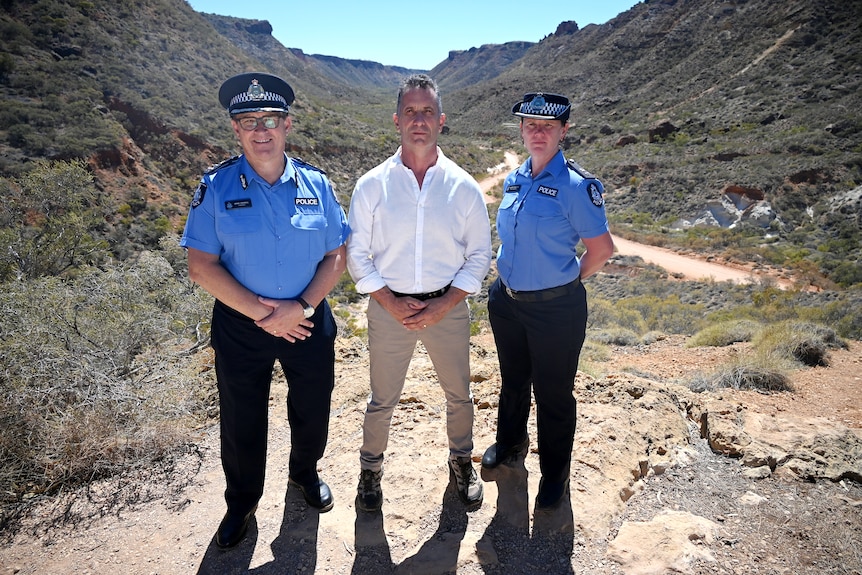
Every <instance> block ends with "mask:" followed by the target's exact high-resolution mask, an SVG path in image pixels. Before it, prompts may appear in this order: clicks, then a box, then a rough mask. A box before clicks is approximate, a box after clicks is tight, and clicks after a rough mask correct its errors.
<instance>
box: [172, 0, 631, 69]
mask: <svg viewBox="0 0 862 575" xmlns="http://www.w3.org/2000/svg"><path fill="white" fill-rule="evenodd" d="M188 3H189V5H191V7H192V8H193V9H194V10H196V11H198V12H206V13H215V14H221V15H223V16H235V17H239V18H250V19H258V20H268V21H269V23H270V24H272V29H273V30H272V35H273V36H274V37H275V38H276V39H278V41H279V42H281V43H282V44H284V45H285V46H287V47H288V48H300V49H301V50H302V51H303V52H305V53H306V54H323V55H326V56H338V57H339V58H349V59H355V60H370V61H372V62H379V63H381V64H386V65H389V66H402V67H404V68H414V69H419V70H430V69H431V68H433V67H434V66H436V65H437V64H439V63H440V62H442V61H443V60H445V59H446V58H447V57H448V56H449V51H450V50H468V49H470V48H474V47H475V48H478V47H479V46H482V45H483V44H503V43H505V42H512V41H515V40H525V41H528V42H538V41H539V40H541V39H542V38H544V37H545V36H547V35H548V34H551V33H553V32H554V30H556V29H557V25H558V24H559V23H560V22H564V21H566V20H574V21H575V22H577V23H578V26H580V27H581V28H583V27H585V26H586V25H587V24H604V23H605V22H607V21H608V20H610V19H611V18H613V17H614V16H616V15H617V14H619V13H621V12H625V11H626V10H628V9H629V8H631V7H632V6H634V5H635V4H637V3H638V2H637V1H635V0H556V1H551V0H544V1H538V2H535V1H534V2H529V1H528V2H525V1H523V0H519V1H517V2H515V1H512V0H432V1H431V2H429V3H428V4H421V5H420V4H411V3H410V2H404V1H403V0H401V1H396V0H368V1H365V2H363V1H361V0H319V1H317V2H309V1H305V2H290V3H288V2H286V1H285V0H256V1H255V0H246V1H242V0H188Z"/></svg>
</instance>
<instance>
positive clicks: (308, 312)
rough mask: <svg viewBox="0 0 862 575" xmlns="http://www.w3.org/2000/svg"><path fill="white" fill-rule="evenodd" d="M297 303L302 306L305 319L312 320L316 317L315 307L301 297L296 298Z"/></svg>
mask: <svg viewBox="0 0 862 575" xmlns="http://www.w3.org/2000/svg"><path fill="white" fill-rule="evenodd" d="M296 301H298V302H299V305H301V306H302V315H304V316H305V319H308V318H310V317H311V316H313V315H314V306H313V305H311V304H310V303H308V302H307V301H305V300H304V299H302V298H301V297H298V298H296Z"/></svg>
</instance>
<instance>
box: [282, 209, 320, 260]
mask: <svg viewBox="0 0 862 575" xmlns="http://www.w3.org/2000/svg"><path fill="white" fill-rule="evenodd" d="M290 223H291V225H292V226H293V229H294V230H295V232H296V233H295V234H294V237H295V240H296V241H295V242H294V246H293V247H294V249H295V253H296V254H298V255H303V256H307V257H323V254H324V253H325V251H326V224H327V222H326V216H325V215H324V214H321V213H313V214H309V213H302V212H297V213H295V214H294V215H292V216H291V217H290Z"/></svg>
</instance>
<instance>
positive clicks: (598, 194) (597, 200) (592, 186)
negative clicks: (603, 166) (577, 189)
mask: <svg viewBox="0 0 862 575" xmlns="http://www.w3.org/2000/svg"><path fill="white" fill-rule="evenodd" d="M587 193H588V194H589V195H590V201H591V202H592V203H593V205H594V206H596V207H597V208H600V207H602V206H603V205H605V197H604V196H603V195H602V190H601V189H600V188H599V185H598V183H596V182H590V183H589V184H588V185H587Z"/></svg>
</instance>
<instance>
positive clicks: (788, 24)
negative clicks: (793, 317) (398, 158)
mask: <svg viewBox="0 0 862 575" xmlns="http://www.w3.org/2000/svg"><path fill="white" fill-rule="evenodd" d="M3 7H4V10H3V12H2V13H0V99H2V109H0V175H6V176H9V175H15V174H21V173H23V172H24V171H26V170H27V169H28V167H29V166H30V165H32V161H33V160H34V159H39V158H47V159H64V158H86V159H88V160H89V161H90V162H91V165H92V167H93V170H94V174H95V175H96V177H97V179H98V181H99V185H100V187H101V189H104V190H106V191H107V192H108V193H109V194H111V195H112V196H115V197H117V198H119V199H124V198H125V197H126V196H128V195H130V194H132V195H135V197H137V196H142V197H144V198H153V199H152V200H151V201H152V202H153V203H160V202H165V203H168V204H171V205H173V206H174V207H173V208H172V209H173V210H174V212H175V213H182V211H184V209H185V205H187V195H188V193H189V190H190V189H193V187H194V183H195V180H196V178H197V177H198V175H199V173H200V170H201V169H203V167H205V166H206V165H208V164H209V163H211V162H212V161H217V160H219V159H221V158H223V157H224V156H225V155H227V154H229V153H232V152H233V151H235V142H234V138H233V134H232V133H231V131H230V128H229V125H228V124H227V122H226V117H225V114H224V110H222V109H220V106H219V105H218V103H217V101H216V97H215V93H216V90H217V88H218V86H219V84H220V83H221V82H222V81H223V80H224V79H225V78H226V77H228V76H229V75H232V74H234V73H238V72H242V71H248V70H265V71H269V72H272V73H276V74H279V75H282V76H284V77H285V78H286V79H287V80H288V81H289V82H290V83H291V85H293V86H294V88H295V89H296V92H297V101H296V104H295V106H294V113H295V116H294V118H295V124H294V126H295V130H294V133H293V134H292V135H291V138H290V140H289V143H288V145H289V146H290V152H291V153H292V154H295V155H299V156H302V157H304V158H305V159H307V160H309V161H312V162H314V163H318V164H320V165H322V166H323V167H324V168H325V169H326V170H327V171H328V172H329V173H330V175H331V176H332V178H333V181H335V182H336V183H337V185H338V187H339V190H340V193H342V194H346V193H349V190H350V189H351V186H352V184H353V182H354V181H355V179H356V178H357V177H358V176H359V175H360V174H361V173H362V172H363V171H364V170H366V169H368V168H369V167H370V166H372V165H374V163H376V162H378V161H379V160H380V159H382V158H383V157H385V156H386V155H388V154H389V153H391V152H392V150H393V149H394V148H395V146H396V145H397V141H396V140H395V136H394V133H393V130H392V127H391V115H392V111H393V109H394V104H395V90H394V88H395V86H396V85H397V81H398V80H399V79H400V77H402V75H403V74H405V73H407V72H408V70H406V69H398V68H392V67H386V66H381V65H379V64H375V63H369V62H360V61H356V60H349V59H341V58H335V57H330V56H315V55H306V54H305V53H303V52H302V47H301V46H297V47H294V48H287V47H285V46H283V45H282V44H281V43H279V42H278V41H277V40H275V38H273V36H272V34H271V26H270V25H269V23H267V22H265V21H254V20H244V19H238V18H230V17H225V16H213V15H205V14H200V13H198V12H195V11H194V10H192V9H191V8H190V6H189V5H188V4H187V3H186V2H185V1H184V0H138V1H136V2H135V3H133V4H130V3H122V2H120V3H118V2H112V1H110V0H87V1H85V2H82V1H71V0H40V1H39V2H33V1H30V0H4V1H3ZM859 22H862V0H852V1H849V2H845V1H839V0H787V1H785V2H773V1H770V0H728V1H724V2H717V1H716V0H650V1H649V2H641V3H638V4H637V5H635V6H634V7H633V8H632V9H630V10H628V11H627V12H625V13H623V14H620V15H619V16H618V17H617V18H614V19H613V20H611V21H609V22H608V23H606V24H603V25H589V26H586V27H585V28H582V29H581V28H579V27H578V26H577V24H576V23H575V22H563V23H561V24H560V26H559V27H558V28H557V29H556V30H555V31H554V32H553V33H551V34H549V35H548V36H547V37H546V38H544V39H543V40H542V41H540V42H538V43H536V44H530V43H527V42H510V43H506V44H501V45H486V46H481V47H479V48H473V49H470V50H467V51H453V52H451V53H450V55H449V58H447V60H446V61H444V62H441V63H440V64H439V65H438V66H436V67H435V68H434V69H433V70H431V73H432V75H433V76H435V77H436V79H437V80H438V81H439V82H440V84H441V87H442V91H443V99H444V103H445V109H446V112H447V117H448V120H447V126H448V127H449V132H448V134H447V135H446V136H445V137H444V140H443V142H442V144H443V145H444V146H445V147H446V149H447V152H450V151H452V152H453V154H454V156H455V157H456V159H457V161H459V162H461V163H463V164H465V165H466V166H467V167H468V168H469V169H470V170H471V171H473V172H474V173H477V174H478V173H480V172H482V171H483V170H484V168H485V167H490V166H491V165H493V164H496V163H498V162H499V161H500V160H501V159H502V153H503V152H504V151H505V150H506V149H510V148H513V147H514V148H515V149H518V150H521V151H522V149H521V148H520V147H519V146H520V143H519V138H518V134H517V129H516V127H515V124H514V122H513V117H512V116H511V114H510V109H511V106H512V103H513V102H514V101H516V100H517V99H519V98H520V97H521V95H522V94H523V93H525V92H528V91H533V90H544V91H553V92H559V93H562V94H566V95H567V96H569V97H570V98H571V100H572V102H573V114H572V126H571V129H570V130H569V134H568V137H567V138H566V139H565V141H564V142H563V143H562V145H563V147H564V149H565V151H566V154H567V155H568V156H570V157H574V158H575V159H577V160H578V161H579V162H580V163H581V164H582V165H584V166H585V167H586V168H587V169H589V170H591V171H592V172H594V173H595V174H597V175H598V176H599V177H600V178H601V179H602V180H603V182H604V183H605V184H606V189H607V201H608V207H609V214H611V217H612V219H613V221H614V224H615V225H616V226H622V227H625V226H627V225H629V224H637V226H639V227H640V229H642V230H643V229H647V230H651V231H652V232H653V233H654V235H655V238H654V241H664V238H665V237H667V236H665V235H664V234H666V233H667V232H668V231H670V230H673V229H687V227H688V226H691V225H693V224H695V223H698V224H700V223H707V224H712V225H713V226H714V227H719V228H720V227H725V228H727V227H730V226H731V225H733V226H736V228H737V229H742V230H743V231H744V234H743V235H744V236H745V238H746V239H745V240H744V242H743V243H744V244H745V245H743V246H741V247H744V248H757V247H758V246H759V244H761V243H774V242H787V243H789V244H792V245H794V246H795V247H796V248H799V249H800V250H801V252H800V253H801V254H802V255H801V256H799V257H801V258H804V259H807V260H810V261H811V262H812V264H813V265H815V266H817V267H818V268H819V269H821V270H826V271H830V272H831V271H834V270H835V269H836V268H837V267H839V266H845V267H847V266H849V268H848V269H849V271H850V273H849V276H848V277H851V278H852V277H855V276H854V274H856V276H858V277H859V278H860V281H862V267H860V266H862V264H860V253H862V239H860V231H859V230H860V227H862V222H860V215H859V214H860V212H862V205H860V196H862V194H860V193H858V191H857V190H858V187H859V186H860V185H862V112H860V110H862V101H860V99H862V86H860V82H862V50H860V47H862V28H860V26H859ZM172 218H173V219H177V216H176V215H173V216H172ZM707 229H711V228H707ZM694 235H695V236H700V237H697V238H694V239H691V240H690V242H689V243H690V244H692V245H697V246H699V247H700V249H707V248H708V249H728V247H733V246H728V245H722V243H721V240H716V238H715V237H713V238H710V239H709V241H704V240H703V239H702V236H706V235H709V234H707V233H705V232H698V234H694ZM713 236H715V234H713ZM733 241H734V242H739V241H742V240H739V239H734V240H733ZM763 257H767V256H763Z"/></svg>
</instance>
